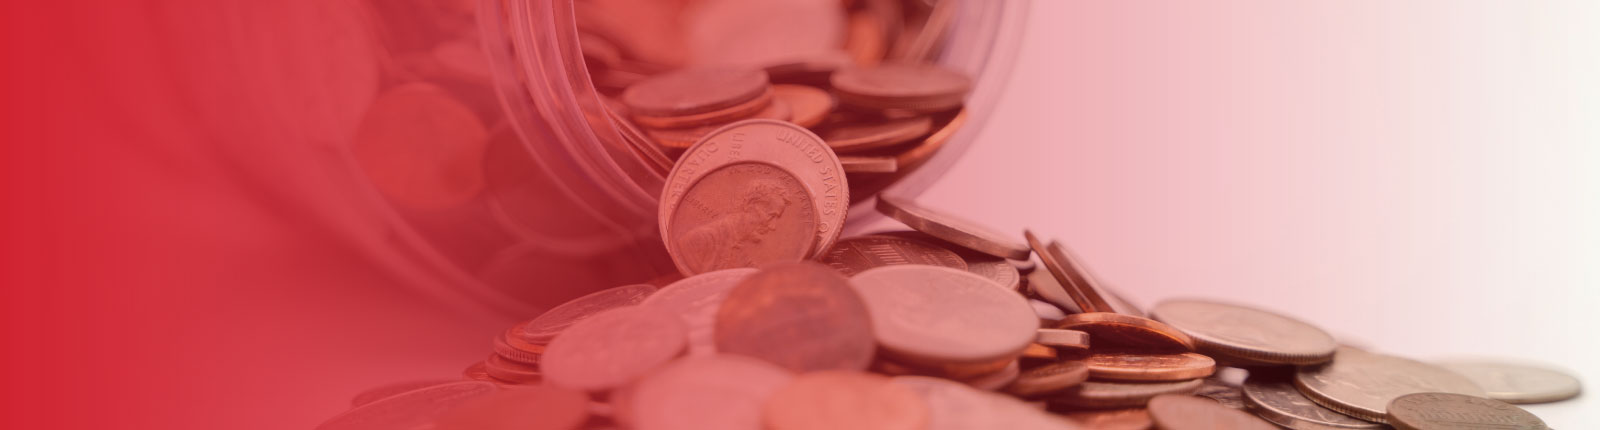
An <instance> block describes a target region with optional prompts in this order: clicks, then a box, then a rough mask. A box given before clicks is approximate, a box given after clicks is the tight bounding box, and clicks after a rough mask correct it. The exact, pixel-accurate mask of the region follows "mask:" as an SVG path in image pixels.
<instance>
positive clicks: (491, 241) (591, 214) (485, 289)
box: [340, 0, 1027, 316]
mask: <svg viewBox="0 0 1600 430" xmlns="http://www.w3.org/2000/svg"><path fill="white" fill-rule="evenodd" d="M662 1H663V2H670V1H674V0H662ZM893 1H895V2H899V0H893ZM944 1H947V2H953V3H951V4H950V5H947V6H946V7H950V8H951V10H953V11H954V12H953V13H950V14H949V15H948V16H949V17H950V18H951V21H950V25H949V26H948V27H947V29H948V30H947V33H946V34H947V36H946V38H945V39H944V40H945V42H944V44H943V45H942V49H939V50H938V51H936V52H935V53H932V54H931V55H930V56H929V59H931V60H932V61H934V62H936V63H937V64H940V65H942V66H944V67H946V68H950V69H953V70H958V71H962V72H964V73H966V74H968V75H969V76H970V77H972V78H973V87H972V91H971V93H970V94H969V95H968V98H967V102H966V105H965V108H964V110H963V111H962V112H961V113H960V114H959V117H957V118H955V119H954V121H957V122H958V124H957V126H955V127H948V128H947V129H945V130H941V131H940V132H937V133H935V134H934V135H933V136H930V137H929V138H928V139H930V140H932V139H939V142H937V143H935V144H933V145H924V147H927V148H929V151H930V152H929V153H928V154H925V155H928V157H926V158H920V159H918V161H917V162H916V163H914V164H915V165H911V166H901V167H902V168H901V169H900V170H899V171H897V172H895V173H892V174H880V175H876V176H870V175H869V176H857V175H851V176H852V177H848V178H847V179H849V180H851V181H852V193H853V195H852V197H853V200H854V202H853V205H852V207H851V210H850V218H849V221H848V222H847V223H846V228H845V230H844V231H845V234H850V233H851V232H852V231H856V230H859V229H860V228H861V227H862V226H863V225H865V224H867V223H868V222H870V221H872V219H873V218H874V217H876V213H875V212H874V211H873V210H872V209H871V208H870V206H867V205H868V204H870V202H868V201H869V200H870V197H871V195H873V194H875V193H874V192H873V191H877V190H884V191H885V192H893V193H895V194H898V195H915V194H917V193H919V192H921V191H922V190H924V189H926V188H927V187H928V186H930V185H931V184H932V183H933V182H934V181H936V180H937V179H938V177H939V175H940V172H941V171H943V170H945V169H946V168H947V167H949V165H950V164H951V163H953V162H954V161H955V159H956V158H958V157H959V156H960V155H961V153H962V152H964V151H965V150H967V149H968V147H969V146H970V145H971V144H972V143H973V142H972V141H973V137H974V136H975V135H976V133H977V130H978V128H979V127H980V126H981V125H982V124H983V123H984V122H985V119H986V118H987V116H988V114H989V112H990V111H991V109H992V107H993V105H994V103H995V101H996V98H997V96H998V95H999V93H1000V90H1001V87H1002V86H1003V85H1004V82H1005V80H1006V79H1007V76H1008V75H1009V67H1010V66H1011V64H1012V60H1013V56H1014V53H1015V52H1016V49H1017V47H1018V45H1019V38H1020V35H1021V25H1022V21H1023V18H1024V14H1025V12H1026V6H1027V5H1026V1H1025V0H944ZM868 2H873V3H874V5H875V4H876V3H883V2H884V1H880V0H857V1H855V2H851V1H846V2H843V4H846V5H849V4H851V3H868ZM928 3H929V4H933V3H935V2H928ZM419 5H423V6H424V7H419ZM868 6H873V5H867V6H863V5H861V4H856V5H854V6H851V7H856V8H860V7H868ZM367 7H368V8H369V9H370V12H371V13H370V15H369V16H371V18H372V22H371V23H370V24H371V26H372V28H374V29H375V31H374V32H375V34H376V35H377V39H378V40H379V43H380V44H381V48H380V49H381V50H382V51H383V52H382V55H380V56H379V57H380V62H381V63H382V66H381V67H380V70H381V71H382V74H384V75H385V77H384V78H382V79H381V81H382V84H381V85H382V86H383V87H384V89H383V90H381V92H384V95H380V96H378V97H379V99H380V100H382V99H383V98H385V97H396V98H408V99H427V100H431V99H430V97H438V96H439V94H433V93H437V92H439V91H443V92H445V93H448V94H447V95H446V96H445V97H447V98H449V99H454V100H455V101H457V102H459V106H449V107H444V108H438V107H436V106H435V107H426V106H425V107H423V108H420V109H413V110H415V111H413V110H406V111H405V112H398V113H395V114H393V115H390V116H391V117H392V118H391V119H390V120H389V121H399V122H400V123H405V122H409V121H426V122H430V123H434V122H438V123H441V124H442V123H448V124H449V125H447V126H446V125H441V126H440V127H453V128H456V129H462V130H469V131H466V132H463V133H462V134H464V135H466V136H468V137H466V138H464V140H462V141H461V142H451V143H449V145H448V146H444V147H437V146H434V144H433V143H429V144H428V146H427V147H423V148H416V147H409V146H408V147H404V148H400V149H396V148H395V147H394V146H393V145H391V144H390V143H389V142H387V141H383V139H385V138H387V139H390V140H406V139H412V138H415V136H411V135H408V134H406V133H400V132H391V131H387V130H389V129H393V128H395V127H394V126H392V125H389V124H374V123H372V122H373V121H375V120H374V119H373V118H374V116H377V115H376V114H374V113H373V112H372V111H369V112H368V114H367V118H366V119H365V120H364V122H363V124H362V125H361V127H360V129H361V130H360V131H358V132H357V133H356V134H357V137H356V139H355V140H356V142H355V143H353V144H352V145H351V148H349V150H345V151H341V152H340V154H341V157H342V158H343V160H342V161H341V162H340V163H341V164H343V165H346V166H350V167H353V168H354V169H355V170H356V171H358V172H360V174H359V175H357V176H358V177H362V178H365V179H366V180H367V183H365V184H364V185H363V186H362V188H363V189H364V190H365V191H364V196H363V198H361V199H359V203H360V204H363V205H371V208H370V209H371V211H372V212H375V213H379V214H381V217H382V218H384V220H383V222H382V223H380V224H373V225H369V226H367V228H370V229H372V230H373V231H372V234H367V235H363V236H364V237H367V238H369V239H371V238H374V237H381V238H382V239H381V240H377V241H372V240H368V241H367V242H369V243H368V244H367V245H369V246H365V247H364V248H365V249H366V250H367V252H368V253H370V254H373V255H372V256H373V257H374V258H375V259H376V260H378V261H380V262H383V264H384V265H385V266H387V267H389V268H391V269H392V270H394V271H395V272H396V274H397V276H398V277H401V278H403V279H406V280H407V282H409V283H411V284H412V285H415V286H417V287H419V288H422V289H423V290H424V291H426V292H427V293H429V294H431V295H433V296H435V297H438V298H441V299H447V300H448V301H449V302H451V303H456V304H458V305H461V306H465V307H469V308H479V309H481V308H483V307H487V308H491V309H495V310H497V311H502V312H509V313H512V314H514V315H515V316H527V315H532V314H534V313H537V312H538V311H540V310H541V309H543V308H545V307H548V306H551V305H554V304H558V303H561V302H563V301H565V300H566V299H570V298H572V297H575V296H578V295H580V294H582V293H584V292H587V291H593V290H596V289H599V288H605V287H611V286H616V285H623V284H630V283H644V282H652V281H655V282H666V281H668V280H670V279H671V278H672V276H673V274H674V273H675V272H676V270H675V269H674V266H673V264H672V262H671V260H670V259H669V258H668V256H667V255H666V252H665V248H664V247H663V245H662V243H661V239H660V237H659V233H658V229H657V227H656V217H657V204H658V199H659V194H660V190H661V187H662V185H663V181H664V176H665V175H664V173H663V172H662V170H661V168H660V167H659V166H652V160H651V159H650V156H649V155H648V154H641V153H640V152H639V151H637V150H635V149H634V148H633V147H630V146H629V141H628V140H627V139H628V137H627V136H626V134H627V133H631V132H633V131H630V130H627V127H628V126H627V125H624V124H623V121H617V120H615V119H614V118H612V116H611V114H610V113H608V112H609V111H608V109H607V106H606V103H607V102H606V99H605V97H603V96H602V95H601V93H600V91H599V90H598V89H597V85H596V83H595V79H594V76H591V71H592V69H593V67H594V64H593V63H594V61H595V57H596V56H600V55H602V54H604V53H597V52H593V51H594V50H597V49H602V48H608V47H606V46H596V45H594V44H591V43H587V41H585V40H583V38H582V37H580V34H582V33H583V29H582V28H581V27H583V26H582V24H581V23H580V22H579V21H580V20H579V17H580V16H583V13H582V12H583V11H579V10H577V9H579V8H581V7H582V5H580V4H578V3H575V2H574V1H572V0H482V1H472V0H458V1H438V0H430V1H422V0H413V1H403V2H378V1H371V2H369V3H367ZM928 7H930V8H931V7H932V6H928ZM585 48H587V49H590V50H591V52H589V56H588V57H587V58H586V56H585ZM586 59H587V60H588V61H586ZM414 82H427V84H425V85H417V84H414ZM408 85H410V87H407V86H408ZM402 87H404V90H405V91H401V90H396V88H402ZM401 92H404V93H409V94H410V95H409V96H405V97H401V96H391V95H390V93H401ZM388 102H392V103H391V104H404V103H401V102H396V101H395V100H388ZM415 103H423V104H425V103H428V102H427V101H418V102H415ZM446 104H450V103H446ZM472 117H476V118H477V123H473V120H472V119H471V118H472ZM393 118H400V119H398V120H397V119H393ZM374 130H378V131H374ZM396 133H398V134H399V135H395V134H396ZM374 135H378V136H381V137H377V138H373V137H366V138H363V136H374ZM452 136H454V135H452ZM364 139H365V140H364ZM373 140H377V141H378V142H377V143H373V142H371V141H373ZM424 140H425V139H424ZM463 142H465V143H463ZM374 148H376V149H374ZM932 149H937V151H931V150H932ZM397 152H398V153H402V154H401V155H395V154H394V153H397ZM417 177H427V178H436V179H437V178H443V179H442V180H441V181H442V182H444V183H446V184H448V185H440V186H430V187H431V188H430V189H431V190H432V191H427V192H418V191H416V190H415V189H414V187H413V189H409V191H403V192H397V191H395V190H397V189H406V187H407V185H404V184H409V183H411V182H410V181H413V180H415V179H416V178H417ZM857 181H859V182H860V183H857ZM395 184H401V185H395ZM858 187H859V188H861V189H867V190H869V192H857V191H855V190H856V189H857V188H858ZM863 202H867V203H863Z"/></svg>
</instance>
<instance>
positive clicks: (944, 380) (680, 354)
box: [321, 120, 1580, 430]
mask: <svg viewBox="0 0 1600 430" xmlns="http://www.w3.org/2000/svg"><path fill="white" fill-rule="evenodd" d="M837 166H838V161H837V159H836V156H835V155H834V152H833V151H832V150H831V149H830V147H829V146H828V145H826V143H825V142H824V141H823V139H821V138H820V137H818V136H817V135H815V134H814V133H812V132H810V131H809V130H807V129H805V128H803V127H800V126H798V125H796V124H793V123H788V122H781V121H772V120H748V121H741V122H736V123H734V124H731V125H729V126H726V127H724V128H723V129H721V130H720V131H718V132H716V133H712V134H710V135H708V136H706V137H704V138H702V139H701V140H700V141H698V142H696V143H695V144H694V145H692V146H690V148H688V149H687V150H686V152H685V155H684V157H683V158H682V160H681V161H679V162H678V164H677V165H676V167H675V168H674V170H673V172H672V175H671V177H672V178H674V179H673V181H672V182H671V184H670V185H669V187H668V188H667V189H666V190H664V191H663V201H664V202H666V204H664V205H663V206H662V209H661V218H660V219H661V223H662V226H661V228H662V236H663V240H664V241H665V242H666V244H667V247H668V249H669V251H670V252H671V253H672V254H673V256H674V259H675V260H676V261H677V262H678V265H679V269H680V270H681V273H680V274H679V275H682V277H681V278H678V277H669V279H674V280H671V281H670V282H667V283H665V285H664V286H662V287H660V288H657V287H655V286H651V285H643V284H641V285H627V286H622V287H616V288H612V289H608V290H603V291H599V292H595V293H592V294H589V295H586V296H583V297H580V298H577V299H574V300H572V301H570V302H568V303H566V304H563V305H561V306H558V307H555V308H553V309H551V310H549V311H547V312H545V313H543V314H540V315H538V316H537V317H535V318H533V319H531V320H528V321H526V322H523V323H520V324H517V325H515V326H513V327H512V328H511V329H509V330H507V331H506V332H504V333H501V334H500V335H498V336H496V337H495V338H494V340H493V343H492V344H493V350H494V352H493V354H491V355H490V356H489V357H488V358H487V359H486V360H484V361H483V362H481V363H478V364H474V365H473V366H471V367H469V368H468V369H467V370H466V372H465V374H464V376H465V378H466V379H467V380H468V381H458V382H445V383H432V384H428V383H421V384H402V385H397V386H386V387H379V388H377V389H375V390H374V392H370V393H362V394H360V395H358V396H357V397H358V400H357V401H355V402H353V403H355V404H357V406H356V407H354V408H353V409H351V410H350V411H348V412H346V413H345V414H343V415H341V416H339V417H335V418H334V419H332V420H330V421H328V422H327V423H325V424H324V425H323V426H322V427H321V428H322V429H327V430H334V429H348V428H436V429H441V430H447V429H448V430H467V429H511V428H517V429H527V428H543V429H603V428H629V429H643V430H649V429H662V430H677V429H907V430H946V429H952V430H953V429H1084V428H1092V429H1151V428H1154V429H1167V430H1178V429H1222V428H1227V429H1273V428H1279V427H1282V428H1290V429H1300V430H1306V429H1330V428H1335V429H1383V428H1390V427H1391V426H1392V427H1393V428H1399V429H1459V428H1503V429H1545V428H1547V426H1545V424H1544V423H1543V422H1542V421H1540V420H1539V419H1538V418H1537V417H1535V416H1533V415H1532V414H1529V413H1528V412H1527V411H1525V410H1523V409H1521V408H1518V407H1516V406H1514V405H1511V404H1510V403H1532V402H1548V401H1558V400H1564V399H1567V398H1571V397H1574V396H1576V395H1577V394H1578V393H1579V391H1580V388H1579V384H1578V382H1577V380H1576V379H1574V378H1572V377H1571V376H1568V375H1566V374H1564V373H1561V372H1558V371H1553V370H1548V369H1543V368H1539V367H1537V366H1529V365H1518V364H1508V363H1497V362H1457V363H1442V364H1438V365H1435V364H1428V363H1423V362H1419V361H1415V360H1410V359H1406V358H1402V357H1397V356H1392V355H1387V354H1382V353H1378V352H1372V351H1366V350H1363V349H1358V348H1354V347H1350V346H1344V345H1341V344H1340V343H1339V342H1338V341H1337V340H1336V339H1334V338H1333V337H1332V336H1330V335H1328V334H1327V333H1326V332H1324V331H1322V330H1321V329H1318V328H1317V327H1315V326H1312V325H1310V324H1308V323H1305V322H1303V321H1300V320H1297V319H1294V318H1292V317H1289V316H1285V315H1282V314H1278V313H1274V312H1270V311H1265V310H1261V309H1256V308H1252V307H1248V306H1242V305H1237V304H1230V303H1226V302H1219V301H1211V300H1168V301H1164V302H1161V303H1159V304H1157V305H1155V306H1154V307H1152V308H1150V309H1149V311H1148V312H1146V311H1144V310H1141V309H1139V308H1137V307H1134V306H1132V305H1131V304H1130V303H1129V302H1127V301H1125V300H1122V299H1121V298H1120V297H1119V296H1118V295H1117V294H1116V293H1115V291H1113V290H1112V289H1111V288H1109V287H1107V286H1106V285H1104V284H1102V283H1101V282H1099V280H1098V279H1097V278H1096V277H1095V276H1094V275H1093V274H1092V273H1091V272H1090V271H1089V270H1088V269H1087V266H1086V265H1085V264H1084V263H1083V261H1082V260H1081V259H1080V258H1078V257H1077V256H1076V255H1074V254H1073V253H1072V252H1071V251H1070V250H1068V249H1067V248H1066V247H1065V246H1064V245H1063V244H1062V243H1060V242H1058V241H1044V240H1041V239H1040V238H1039V237H1037V236H1036V235H1034V234H1033V233H1032V232H1028V231H1024V232H1022V234H1021V235H1013V234H1006V233H1003V232H998V231H993V230H990V229H987V228H985V227H983V226H981V225H978V224H975V223H973V222H971V221H967V220H965V219H962V218H960V217H958V216H954V215H952V214H949V213H945V212H941V211H938V210H935V209H932V208H927V207H923V206H920V205H918V204H916V203H915V202H912V201H910V200H906V199H903V198H897V197H894V196H887V195H882V196H877V198H878V200H877V203H876V208H877V210H878V211H879V212H881V213H883V214H885V215H887V216H889V217H890V218H892V219H895V220H898V221H900V222H901V223H903V224H905V225H906V226H907V227H908V228H909V229H906V230H903V231H888V232H880V233H875V234H870V235H863V236H855V237H846V238H842V239H841V238H839V233H838V230H839V226H840V225H839V223H841V222H842V220H843V216H844V211H845V210H846V207H847V205H846V203H845V202H847V201H848V199H847V198H845V197H844V193H846V192H848V188H847V187H846V186H845V184H844V183H843V179H842V178H840V177H839V176H838V173H837V172H838V168H837ZM1035 268H1042V269H1043V270H1038V269H1035ZM407 390H409V391H407ZM378 398H381V399H378ZM374 399H378V400H374ZM1508 402H1509V403H1508ZM370 423H380V424H382V425H383V427H371V426H368V424H370Z"/></svg>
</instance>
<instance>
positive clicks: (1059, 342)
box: [1034, 328, 1089, 349]
mask: <svg viewBox="0 0 1600 430" xmlns="http://www.w3.org/2000/svg"><path fill="white" fill-rule="evenodd" d="M1034 342H1038V343H1039V344H1041V345H1044V346H1048V347H1052V348H1078V349H1088V348H1089V333H1085V332H1081V331H1077V330H1062V329H1057V328H1041V329H1039V331H1038V334H1037V336H1036V337H1035V340H1034Z"/></svg>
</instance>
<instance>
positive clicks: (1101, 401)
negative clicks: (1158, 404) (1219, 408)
mask: <svg viewBox="0 0 1600 430" xmlns="http://www.w3.org/2000/svg"><path fill="white" fill-rule="evenodd" d="M1202 384H1203V383H1202V382H1200V380H1199V379H1191V380H1188V381H1182V382H1106V381H1087V382H1084V383H1082V384H1078V385H1076V386H1073V387H1071V388H1068V389H1066V390H1063V391H1061V392H1060V393H1057V394H1056V395H1055V396H1053V397H1051V398H1050V403H1051V404H1053V405H1060V406H1068V407H1078V408H1091V409H1117V408H1130V407H1136V406H1144V405H1145V403H1148V402H1149V401H1150V399H1151V398H1153V397H1155V396H1159V395H1162V394H1190V393H1193V392H1194V391H1195V390H1197V389H1199V388H1200V385H1202Z"/></svg>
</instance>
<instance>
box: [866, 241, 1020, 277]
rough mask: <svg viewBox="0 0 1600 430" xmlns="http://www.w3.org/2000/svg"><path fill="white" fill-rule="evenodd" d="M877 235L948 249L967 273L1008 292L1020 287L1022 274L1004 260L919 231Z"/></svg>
mask: <svg viewBox="0 0 1600 430" xmlns="http://www.w3.org/2000/svg"><path fill="white" fill-rule="evenodd" d="M879 235H882V236H894V237H902V238H907V239H912V240H919V241H922V242H925V243H929V244H933V245H938V246H939V247H940V248H944V249H948V250H950V251H952V252H955V253H956V255H957V256H960V257H961V261H963V262H965V263H966V264H967V271H968V272H972V273H976V274H978V276H982V277H985V278H989V280H991V281H994V283H996V284H999V285H1000V286H1002V287H1005V288H1006V289H1008V290H1017V289H1019V288H1021V287H1022V274H1021V273H1018V272H1017V270H1016V268H1015V267H1013V266H1011V264H1009V263H1006V260H1005V259H1003V258H998V257H995V256H992V255H988V254H984V253H981V252H976V251H973V250H970V249H965V248H962V247H960V245H956V244H953V243H950V242H947V241H945V240H942V239H939V238H937V237H933V236H929V235H928V234H927V233H923V232H919V231H892V232H885V233H879Z"/></svg>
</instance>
